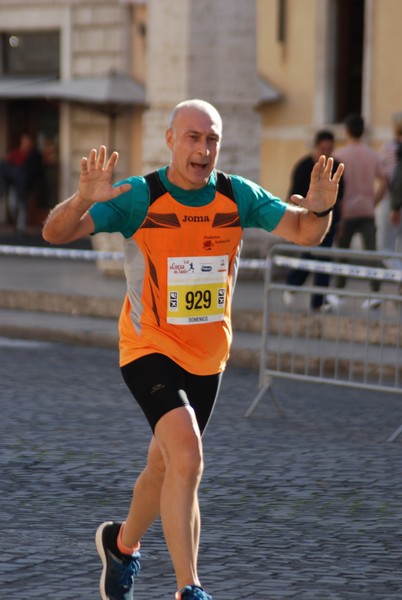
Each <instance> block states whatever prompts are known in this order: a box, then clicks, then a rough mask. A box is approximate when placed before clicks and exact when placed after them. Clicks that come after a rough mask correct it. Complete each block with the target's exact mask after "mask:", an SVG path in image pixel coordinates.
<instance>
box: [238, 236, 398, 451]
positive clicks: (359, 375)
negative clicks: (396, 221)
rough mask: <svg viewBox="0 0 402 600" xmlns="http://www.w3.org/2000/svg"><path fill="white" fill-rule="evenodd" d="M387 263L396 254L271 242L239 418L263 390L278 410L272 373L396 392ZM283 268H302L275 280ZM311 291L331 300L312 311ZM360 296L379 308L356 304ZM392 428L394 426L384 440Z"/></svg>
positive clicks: (393, 306) (393, 295) (394, 279)
mask: <svg viewBox="0 0 402 600" xmlns="http://www.w3.org/2000/svg"><path fill="white" fill-rule="evenodd" d="M306 252H307V253H308V257H307V258H304V255H305V253H306ZM395 261H400V263H401V264H402V254H401V255H400V254H396V253H380V252H371V251H354V250H341V249H337V248H320V247H317V248H316V247H315V248H305V247H300V246H293V245H291V244H277V245H275V246H273V248H272V249H271V251H270V253H269V254H268V257H267V261H266V269H265V284H264V298H263V330H262V337H261V352H260V368H259V391H258V393H257V395H256V396H255V398H254V399H253V401H252V402H251V404H250V406H249V408H248V410H247V412H246V414H245V416H247V417H248V416H250V415H251V414H252V413H253V412H254V410H255V409H256V407H257V405H258V404H259V402H260V400H261V399H262V398H263V396H264V395H265V393H266V392H268V393H269V395H270V397H271V399H272V400H273V401H274V403H275V405H276V407H277V409H278V411H279V412H280V413H281V414H283V409H282V407H281V405H280V403H279V401H278V399H277V398H276V396H275V394H274V391H273V389H272V385H273V381H274V379H275V378H285V379H294V380H304V381H310V382H317V383H330V384H334V385H339V386H350V387H353V388H361V389H366V390H374V391H379V392H393V393H397V394H401V393H402V329H401V325H402V285H401V284H402V270H399V269H393V268H387V267H386V265H387V264H395ZM289 268H295V269H302V270H304V271H306V272H307V273H308V277H307V280H306V282H305V284H304V285H302V286H299V287H297V286H290V285H287V284H286V283H283V281H284V279H285V277H284V275H285V272H286V271H287V270H288V269H289ZM285 270H286V271H285ZM314 273H326V274H328V275H329V276H330V282H329V286H328V287H322V286H321V287H319V286H317V285H313V283H312V281H311V280H312V274H314ZM339 276H345V277H346V286H345V287H342V288H339V287H337V286H336V280H337V277H339ZM370 280H377V281H379V282H381V284H380V291H378V292H377V291H375V292H374V291H371V290H370V285H369V282H370ZM312 294H322V295H323V296H324V297H325V298H327V297H328V296H329V297H330V298H331V299H332V301H333V304H332V305H331V304H328V303H326V304H325V305H324V307H323V308H321V309H319V310H314V309H312V308H311V306H310V299H311V295H312ZM286 295H287V301H288V304H286V303H285V302H284V298H285V299H286ZM333 296H335V299H334V298H333ZM335 300H337V303H336V304H335V303H334V302H335ZM367 300H375V301H378V303H379V306H378V307H377V308H375V309H374V308H367V307H366V308H363V307H362V305H363V303H364V301H367ZM400 433H402V425H401V426H400V427H399V428H398V429H397V430H396V431H395V432H394V433H393V434H392V435H391V436H390V437H389V440H388V441H393V440H394V439H396V437H398V435H399V434H400Z"/></svg>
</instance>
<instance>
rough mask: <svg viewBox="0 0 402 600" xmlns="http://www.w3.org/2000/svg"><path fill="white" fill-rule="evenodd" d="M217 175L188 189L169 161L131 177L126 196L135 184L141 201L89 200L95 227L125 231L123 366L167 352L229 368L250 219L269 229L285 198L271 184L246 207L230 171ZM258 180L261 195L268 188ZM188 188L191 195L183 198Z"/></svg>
mask: <svg viewBox="0 0 402 600" xmlns="http://www.w3.org/2000/svg"><path fill="white" fill-rule="evenodd" d="M134 179H135V180H142V181H135V182H133V180H134ZM211 179H212V182H211V181H210V183H209V184H208V186H206V188H207V190H205V188H203V189H201V190H196V191H195V192H194V191H192V192H187V191H185V190H180V188H176V186H172V184H170V185H169V182H168V180H167V177H166V172H165V170H164V169H163V170H159V171H158V172H154V173H151V174H150V175H148V176H146V177H145V178H130V179H129V180H126V181H129V182H130V183H134V185H133V188H132V190H130V192H128V193H126V194H123V195H122V196H127V194H129V195H130V193H135V191H137V194H136V196H135V197H136V198H138V197H139V202H133V200H132V201H131V203H130V202H127V198H126V199H120V202H118V201H119V198H118V199H117V200H114V201H110V202H108V203H102V204H96V205H94V206H93V207H92V208H91V211H90V212H91V215H92V217H93V219H94V223H95V232H99V231H121V233H122V234H123V235H124V237H125V243H124V246H125V274H126V279H127V295H126V297H125V300H124V304H123V308H122V311H121V315H120V320H119V340H120V341H119V347H120V364H121V366H123V365H126V364H128V363H129V362H132V361H133V360H136V359H138V358H140V357H141V356H144V355H146V354H151V353H162V354H165V355H166V356H168V357H170V358H171V359H172V360H174V361H175V362H176V363H177V364H179V365H180V366H182V367H183V368H184V369H186V370H187V371H189V372H191V373H194V374H197V375H211V374H214V373H218V372H220V371H222V370H223V369H224V368H225V365H226V362H227V360H228V357H229V351H230V345H231V341H232V328H231V300H232V295H233V290H234V284H235V281H236V275H237V267H238V258H239V252H240V243H241V237H242V232H243V227H244V223H249V222H251V223H257V222H260V221H261V222H263V223H264V225H265V228H266V229H268V230H270V229H274V228H275V226H276V225H277V223H278V222H279V220H280V218H281V217H282V215H283V212H284V210H285V208H286V205H285V204H284V203H282V202H281V201H280V200H279V199H277V198H275V197H273V196H271V195H269V194H268V192H265V194H266V195H267V197H266V202H265V206H262V205H261V207H260V211H259V210H258V202H256V201H255V202H254V204H253V203H252V202H249V203H248V206H247V210H245V209H244V208H243V212H241V210H239V202H238V198H237V196H238V195H239V194H236V184H235V185H233V180H232V176H230V177H229V176H228V175H225V174H223V173H221V172H214V174H213V177H211ZM250 184H251V182H250ZM252 185H253V186H255V188H256V192H257V195H258V194H259V195H263V194H261V192H260V190H261V189H262V188H259V186H256V185H255V184H252ZM247 187H248V182H247V180H243V179H242V178H238V184H237V189H239V188H242V189H243V188H244V189H245V188H247ZM139 188H140V189H141V192H142V197H141V193H140V194H138V189H139ZM169 188H170V189H169ZM183 192H185V195H186V196H188V197H189V198H191V200H192V201H191V200H190V201H187V202H183V201H182V200H183ZM197 192H201V193H200V194H197ZM212 193H213V195H212ZM240 196H241V194H240ZM253 196H254V198H255V196H256V194H255V192H254V190H253ZM206 197H209V200H208V201H207V202H205V199H206ZM243 198H244V196H243ZM261 204H264V203H263V202H262V203H261ZM240 205H241V202H240ZM268 205H270V210H268V208H267V207H268ZM243 206H245V203H244V204H243ZM135 208H137V210H135ZM142 211H143V212H142ZM253 212H254V220H253V218H252V217H251V218H250V214H251V215H252V213H253ZM140 219H141V220H140ZM242 220H243V223H242ZM248 226H254V227H255V226H258V225H256V224H254V225H248ZM260 226H261V224H260Z"/></svg>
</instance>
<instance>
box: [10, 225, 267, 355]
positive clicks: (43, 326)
mask: <svg viewBox="0 0 402 600" xmlns="http://www.w3.org/2000/svg"><path fill="white" fill-rule="evenodd" d="M0 241H1V237H0ZM125 290H126V285H125V281H124V279H123V277H121V278H119V277H109V276H105V275H104V274H103V273H102V272H101V271H100V269H99V268H98V267H97V266H96V264H95V263H94V262H86V261H85V262H84V261H73V260H62V259H48V258H31V257H29V256H23V257H16V256H5V255H2V254H0V335H3V336H11V337H22V338H25V339H42V340H47V341H58V342H63V341H66V342H74V343H79V344H86V345H90V346H94V345H98V346H102V347H110V348H115V347H117V341H118V340H117V320H118V316H119V313H120V309H121V305H122V302H123V299H124V295H125ZM262 302H263V281H262V277H260V278H257V279H253V280H250V279H247V280H242V279H241V277H239V279H238V282H237V285H236V290H235V295H234V301H233V324H234V328H235V330H236V335H235V341H234V345H233V350H232V358H233V361H235V362H236V364H241V365H243V366H245V365H247V364H248V365H249V366H254V367H256V366H257V365H258V352H259V345H260V331H261V314H262ZM250 324H251V329H250V326H249V325H250ZM245 360H246V363H245V362H244V361H245Z"/></svg>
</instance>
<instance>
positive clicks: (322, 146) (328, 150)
mask: <svg viewBox="0 0 402 600" xmlns="http://www.w3.org/2000/svg"><path fill="white" fill-rule="evenodd" d="M333 151H334V143H333V141H332V140H321V142H319V143H318V144H317V146H316V154H317V158H319V157H320V156H321V155H322V154H323V155H324V156H325V157H326V158H329V157H330V156H332V153H333Z"/></svg>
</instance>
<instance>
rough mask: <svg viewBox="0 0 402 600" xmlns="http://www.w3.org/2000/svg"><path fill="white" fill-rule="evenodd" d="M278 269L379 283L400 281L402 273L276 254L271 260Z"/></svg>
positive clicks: (394, 270)
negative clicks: (284, 268) (286, 268)
mask: <svg viewBox="0 0 402 600" xmlns="http://www.w3.org/2000/svg"><path fill="white" fill-rule="evenodd" d="M272 260H273V263H274V264H275V265H277V266H278V267H290V268H292V269H304V270H305V271H312V272H313V273H327V274H328V275H348V276H349V277H356V278H359V279H380V280H381V281H402V271H400V270H396V269H381V268H376V267H364V266H362V265H349V264H340V263H333V262H325V261H323V260H310V259H307V258H306V259H303V258H293V257H289V256H282V255H280V254H278V255H277V256H274V258H273V259H272Z"/></svg>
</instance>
